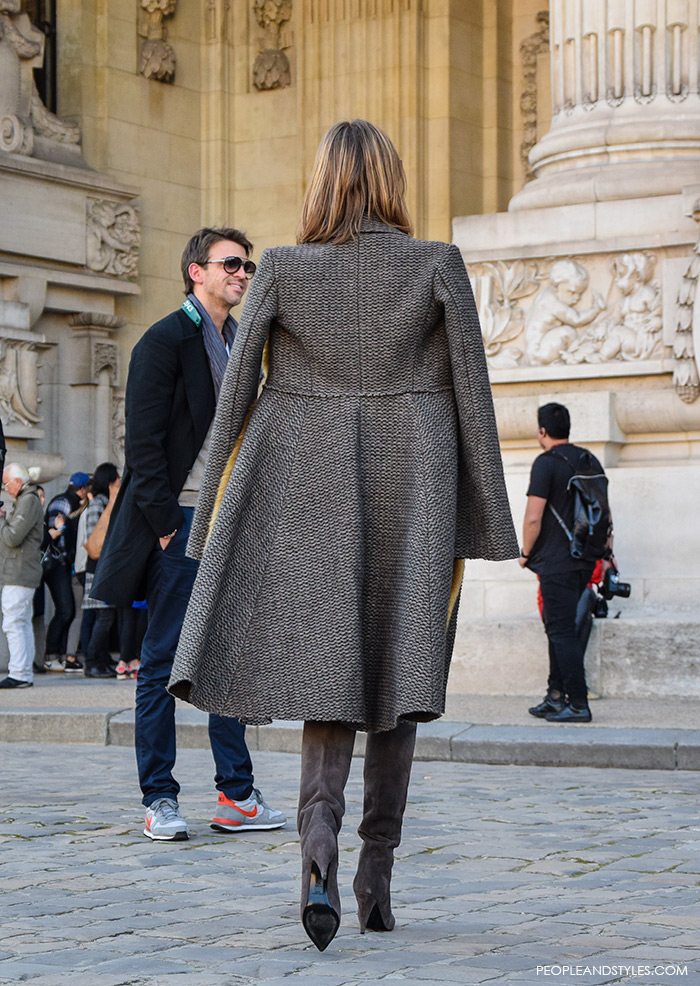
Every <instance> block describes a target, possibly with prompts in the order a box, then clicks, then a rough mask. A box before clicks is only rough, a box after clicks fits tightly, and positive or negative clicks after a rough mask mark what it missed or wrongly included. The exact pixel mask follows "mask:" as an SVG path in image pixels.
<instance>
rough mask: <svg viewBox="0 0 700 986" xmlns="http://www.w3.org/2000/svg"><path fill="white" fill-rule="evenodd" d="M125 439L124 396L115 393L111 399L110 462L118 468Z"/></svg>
mask: <svg viewBox="0 0 700 986" xmlns="http://www.w3.org/2000/svg"><path fill="white" fill-rule="evenodd" d="M125 437H126V412H125V404H124V394H123V393H121V392H118V393H115V394H114V396H113V398H112V460H113V462H115V463H116V464H117V465H118V466H123V464H124V440H125Z"/></svg>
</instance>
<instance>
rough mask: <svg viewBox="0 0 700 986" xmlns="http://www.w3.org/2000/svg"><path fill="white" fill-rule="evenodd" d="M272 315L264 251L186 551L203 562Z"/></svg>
mask: <svg viewBox="0 0 700 986" xmlns="http://www.w3.org/2000/svg"><path fill="white" fill-rule="evenodd" d="M276 314H277V285H276V281H275V269H274V264H273V259H272V254H271V252H270V251H269V250H264V251H263V254H262V256H261V257H260V264H259V265H258V269H257V271H256V273H255V276H254V278H253V280H252V281H251V285H250V290H249V292H248V297H247V298H246V302H245V305H244V307H243V313H242V315H241V320H240V322H239V325H238V329H237V331H236V339H235V342H234V344H233V349H232V350H231V355H230V357H229V361H228V366H227V368H226V373H225V375H224V379H223V383H222V385H221V393H220V394H219V401H218V404H217V407H216V415H215V417H214V426H213V429H212V433H211V439H210V442H209V454H208V456H207V463H206V467H205V470H204V478H203V480H202V487H201V490H200V492H199V497H198V498H197V508H196V510H195V514H194V519H193V521H192V531H191V534H190V540H189V544H188V547H187V553H188V555H190V556H191V557H192V558H201V557H202V555H203V553H204V548H205V546H206V542H207V537H208V534H209V522H210V520H211V517H212V514H213V512H214V505H215V503H216V497H217V493H218V490H219V483H220V481H221V477H222V476H223V474H224V470H225V469H226V465H227V463H228V461H229V457H230V456H231V453H232V452H233V449H234V446H235V444H236V441H237V439H238V436H239V435H240V433H241V431H242V429H243V426H244V423H245V420H246V417H247V415H248V412H249V410H250V408H251V407H252V405H253V404H254V403H255V400H256V398H257V393H258V384H259V382H260V365H261V362H262V355H263V349H264V348H265V343H266V341H267V337H268V335H269V332H270V325H271V324H272V321H273V320H274V318H275V315H276Z"/></svg>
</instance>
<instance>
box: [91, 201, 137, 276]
mask: <svg viewBox="0 0 700 986" xmlns="http://www.w3.org/2000/svg"><path fill="white" fill-rule="evenodd" d="M86 236H87V266H88V267H89V268H90V270H94V271H99V272H100V273H104V274H113V275H114V276H116V277H128V278H135V277H136V276H137V274H138V261H139V243H140V240H141V234H140V230H139V218H138V213H137V211H136V209H134V208H133V207H132V206H130V205H126V204H125V203H123V202H113V201H111V200H109V199H88V214H87V227H86Z"/></svg>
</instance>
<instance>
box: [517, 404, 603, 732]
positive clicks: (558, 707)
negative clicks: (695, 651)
mask: <svg viewBox="0 0 700 986" xmlns="http://www.w3.org/2000/svg"><path fill="white" fill-rule="evenodd" d="M537 419H538V425H539V429H538V441H539V444H540V447H541V448H542V449H544V451H543V453H542V455H540V456H538V457H537V459H535V461H534V463H533V465H532V472H531V475H530V485H529V488H528V491H527V506H526V508H525V519H524V522H523V544H522V549H521V555H520V559H519V562H520V565H521V567H523V568H529V569H531V571H533V572H536V573H537V575H538V576H539V579H540V590H541V593H542V603H543V619H544V625H545V631H546V633H547V639H548V642H549V679H548V687H547V694H546V695H545V697H544V699H543V701H542V702H541V703H540V704H539V705H536V706H534V707H533V708H531V709H530V710H529V712H530V714H531V715H533V716H535V717H536V718H538V719H546V720H547V721H548V722H590V721H591V719H592V716H591V710H590V708H589V707H588V689H587V686H586V676H585V672H584V666H583V655H584V646H582V643H581V638H580V636H579V633H577V609H578V607H579V602H580V601H581V597H582V595H583V594H584V592H585V591H586V587H587V586H588V583H589V582H590V580H591V576H592V574H593V568H594V565H595V561H594V560H590V559H589V558H587V557H575V554H574V553H572V549H571V531H572V530H573V528H574V496H573V495H572V492H571V491H570V488H569V487H570V481H571V479H572V477H573V476H574V474H575V473H576V472H577V468H579V467H580V463H581V462H582V461H585V463H586V466H587V468H588V469H589V470H590V471H591V473H595V474H596V475H598V476H602V477H604V472H603V467H602V466H601V464H600V462H599V461H598V459H597V458H596V457H595V456H594V455H592V454H591V453H590V452H588V451H587V450H586V449H582V448H579V447H578V446H576V445H572V444H570V442H569V432H570V428H571V421H570V417H569V412H568V410H567V408H566V407H564V406H563V405H562V404H554V403H551V404H545V405H544V406H543V407H541V408H539V410H538V414H537ZM604 521H605V523H606V524H607V530H609V535H608V544H607V548H606V550H605V552H604V554H605V555H607V558H608V559H609V557H610V555H611V549H612V518H611V517H610V515H609V512H608V514H607V517H606V518H604ZM602 564H603V577H605V573H606V570H607V569H608V568H610V561H609V560H606V559H604V560H603V563H602Z"/></svg>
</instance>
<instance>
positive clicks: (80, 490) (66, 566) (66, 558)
mask: <svg viewBox="0 0 700 986" xmlns="http://www.w3.org/2000/svg"><path fill="white" fill-rule="evenodd" d="M89 481H90V477H89V476H88V474H87V473H86V472H74V473H73V475H72V476H71V477H70V480H69V483H68V487H67V488H66V489H65V490H64V492H63V493H59V494H58V495H57V496H55V497H53V499H51V500H50V501H49V505H48V507H47V508H46V517H45V527H44V536H45V537H47V536H48V534H49V531H51V530H52V529H58V530H59V532H60V533H59V536H58V537H57V538H54V541H53V557H52V559H51V564H50V565H45V566H44V583H45V585H46V586H47V587H48V590H49V592H50V593H51V598H52V599H53V604H54V607H55V612H54V615H53V617H52V618H51V622H50V623H49V626H48V630H47V631H46V654H45V657H44V661H43V665H40V666H39V669H38V670H39V673H41V672H42V671H64V670H65V657H66V641H67V638H68V628H69V627H70V625H71V623H72V622H73V617H74V616H75V602H74V600H73V588H72V586H71V579H72V576H73V562H74V561H75V546H76V537H77V533H78V517H79V514H80V512H81V508H82V507H83V506H84V505H85V503H86V499H87V484H88V483H89ZM61 518H62V523H61Z"/></svg>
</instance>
